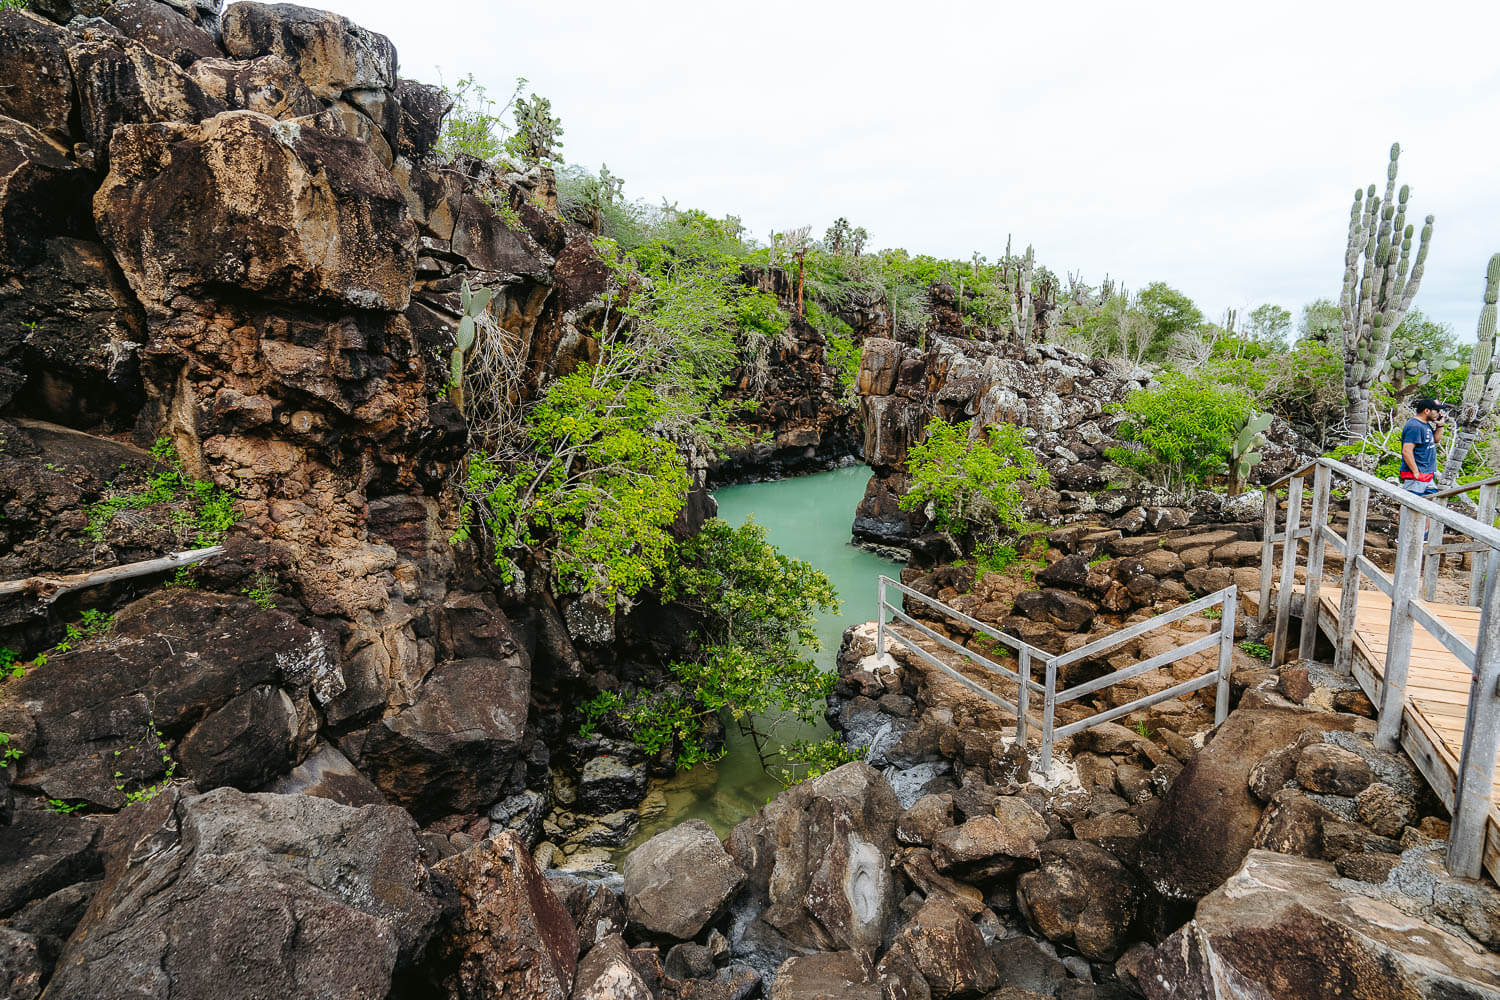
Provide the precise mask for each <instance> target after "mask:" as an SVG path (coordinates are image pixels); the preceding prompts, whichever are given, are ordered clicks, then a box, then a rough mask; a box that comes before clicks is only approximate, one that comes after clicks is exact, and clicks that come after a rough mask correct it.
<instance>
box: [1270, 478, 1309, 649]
mask: <svg viewBox="0 0 1500 1000" xmlns="http://www.w3.org/2000/svg"><path fill="white" fill-rule="evenodd" d="M1304 478H1305V477H1303V476H1293V477H1292V481H1291V483H1290V484H1289V488H1288V490H1287V500H1286V541H1284V542H1283V543H1282V546H1281V588H1280V589H1279V590H1278V591H1277V592H1276V637H1275V639H1274V640H1272V642H1273V645H1272V647H1271V666H1273V667H1279V666H1281V664H1282V663H1283V662H1284V661H1285V660H1286V640H1287V631H1288V629H1289V627H1290V624H1291V617H1292V585H1293V584H1295V583H1296V582H1297V529H1298V528H1299V527H1301V525H1302V480H1303V479H1304Z"/></svg>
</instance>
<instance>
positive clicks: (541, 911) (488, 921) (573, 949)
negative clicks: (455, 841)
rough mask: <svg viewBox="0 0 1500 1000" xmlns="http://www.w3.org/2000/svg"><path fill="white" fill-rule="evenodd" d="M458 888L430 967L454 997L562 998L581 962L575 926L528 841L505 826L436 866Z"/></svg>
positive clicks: (481, 999) (461, 999)
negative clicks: (455, 907) (455, 906)
mask: <svg viewBox="0 0 1500 1000" xmlns="http://www.w3.org/2000/svg"><path fill="white" fill-rule="evenodd" d="M434 870H435V871H436V872H437V873H438V874H440V875H441V876H443V877H444V878H446V879H448V880H449V881H450V882H451V883H452V884H453V886H454V888H455V889H456V890H457V892H458V896H459V905H458V913H457V914H456V915H455V916H453V917H452V918H451V919H450V921H449V922H448V924H447V926H446V927H445V928H444V929H443V932H442V933H441V934H440V936H439V938H438V941H437V944H436V950H437V955H436V956H435V961H434V965H435V967H436V968H437V969H440V970H442V971H441V972H440V973H439V974H438V976H439V978H440V980H441V984H442V986H443V987H444V988H446V989H447V990H448V991H449V995H450V996H453V997H455V998H458V1000H500V998H502V997H535V998H537V1000H567V998H568V996H569V995H570V994H571V993H572V990H573V981H574V978H575V973H576V972H577V968H578V930H577V928H575V927H574V926H573V918H572V917H571V916H569V915H568V911H567V909H565V908H564V907H563V904H562V903H561V902H560V901H559V900H558V898H557V896H556V895H555V894H554V893H553V891H552V889H551V888H550V887H549V886H548V885H547V880H546V879H545V878H543V877H542V873H541V872H539V871H537V867H536V865H535V864H534V863H533V862H532V860H531V854H530V852H529V851H527V849H526V845H525V844H524V843H522V842H521V839H520V838H519V837H517V836H516V835H515V834H514V833H511V832H509V831H507V832H505V833H502V834H500V835H499V836H498V837H493V838H490V839H486V840H481V841H480V842H479V843H477V844H475V845H474V846H473V847H471V848H469V850H467V851H465V852H464V853H462V854H455V855H454V856H452V857H450V858H445V859H444V860H442V861H440V862H438V864H437V866H436V868H435V869H434Z"/></svg>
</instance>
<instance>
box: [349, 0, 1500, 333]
mask: <svg viewBox="0 0 1500 1000" xmlns="http://www.w3.org/2000/svg"><path fill="white" fill-rule="evenodd" d="M329 5H330V6H335V7H336V9H338V10H339V11H340V12H341V13H344V14H347V15H348V16H350V17H351V18H353V19H354V20H356V21H358V22H359V23H361V24H363V25H365V26H366V27H369V28H372V29H375V30H377V31H381V32H384V33H385V34H387V35H389V36H390V37H391V38H392V39H393V40H394V41H395V43H396V46H397V49H398V51H399V53H400V61H401V71H402V74H403V75H404V76H409V77H414V78H417V79H421V80H426V81H432V82H435V81H437V80H438V78H439V75H440V74H441V78H442V79H444V80H447V81H449V82H452V81H453V80H455V79H456V78H457V77H459V76H461V75H463V74H464V73H468V72H472V73H474V74H475V75H476V76H477V77H478V78H479V79H480V80H481V81H482V82H484V83H486V84H487V85H488V86H489V88H490V90H491V92H492V93H506V94H508V93H509V91H510V82H511V81H512V79H513V78H514V77H516V76H525V77H528V78H529V79H530V80H531V87H530V89H532V90H535V91H537V92H538V93H541V94H543V95H545V96H548V97H550V98H551V99H552V102H553V106H554V109H555V112H556V113H557V114H558V115H559V116H560V117H561V118H562V120H563V125H564V128H565V130H566V135H565V136H564V146H565V148H564V153H565V155H566V157H567V158H568V159H569V160H570V161H573V162H579V163H583V164H585V165H587V166H589V167H591V168H595V169H597V167H598V165H599V164H600V163H601V162H607V163H608V164H609V167H610V169H611V170H612V171H613V172H614V173H616V174H619V175H621V176H623V177H624V178H625V179H626V194H627V195H629V196H632V197H644V198H647V199H648V200H651V201H657V200H659V199H660V198H661V197H662V196H666V197H667V198H669V199H670V200H672V201H675V202H677V203H678V204H679V205H681V206H682V207H698V208H703V209H706V210H707V211H710V212H712V213H714V214H725V213H734V214H737V215H739V216H740V217H741V218H742V219H744V221H745V223H746V225H747V226H748V227H749V228H750V229H751V231H752V232H753V233H755V234H756V235H757V236H759V237H760V238H762V239H764V238H765V236H766V234H767V233H768V232H769V231H770V230H771V229H772V228H777V229H786V228H789V227H792V226H797V225H805V224H810V225H812V226H813V227H814V231H815V233H817V234H821V233H822V230H823V229H824V227H826V226H827V224H828V223H829V222H830V221H832V219H834V218H835V217H836V216H840V215H843V216H847V217H848V218H849V219H850V220H851V221H853V222H854V223H855V224H858V225H863V226H865V227H866V228H867V229H868V230H869V231H870V233H871V236H872V242H873V244H874V245H876V246H904V247H906V248H907V249H909V250H912V251H913V252H926V253H932V254H937V255H940V256H954V257H963V258H967V257H968V255H969V254H970V252H971V251H973V250H976V249H977V250H979V251H980V252H981V253H985V254H987V255H988V256H990V257H994V256H997V255H998V254H999V253H1002V252H1003V250H1004V246H1005V240H1006V235H1007V234H1008V233H1013V234H1015V237H1016V241H1017V243H1018V245H1024V244H1025V243H1027V242H1030V243H1032V244H1034V245H1035V247H1036V250H1037V255H1038V258H1039V259H1040V260H1041V261H1042V262H1043V263H1046V264H1047V265H1048V266H1050V267H1051V268H1052V269H1053V270H1054V271H1057V272H1058V273H1060V274H1061V273H1063V272H1067V271H1075V272H1081V273H1082V274H1083V275H1084V277H1085V278H1087V279H1088V280H1090V281H1094V282H1097V281H1098V280H1099V279H1100V278H1101V277H1103V276H1104V275H1105V274H1106V273H1108V274H1110V275H1112V276H1114V277H1115V278H1116V279H1118V280H1123V281H1124V282H1125V283H1126V284H1127V285H1129V286H1130V287H1132V288H1138V287H1141V286H1143V285H1145V284H1146V283H1147V282H1150V281H1153V280H1158V279H1160V280H1164V281H1167V282H1168V283H1169V284H1171V285H1173V286H1175V287H1177V288H1180V289H1182V290H1183V291H1185V292H1187V293H1188V294H1189V295H1190V296H1192V298H1193V299H1194V300H1195V301H1197V303H1198V304H1199V306H1200V307H1201V308H1202V309H1203V310H1204V312H1205V313H1207V314H1209V315H1210V316H1211V317H1215V318H1217V317H1218V316H1220V315H1221V314H1222V312H1223V310H1224V308H1225V307H1227V306H1235V307H1238V308H1240V310H1241V315H1242V316H1243V315H1244V313H1245V312H1246V311H1248V309H1249V308H1251V307H1253V306H1254V305H1257V304H1259V303H1261V302H1266V301H1270V302H1277V303H1280V304H1281V305H1284V306H1286V307H1287V308H1289V309H1291V310H1292V311H1293V312H1294V313H1295V312H1297V311H1298V310H1300V307H1301V305H1302V303H1304V302H1306V301H1308V300H1309V299H1312V298H1315V297H1318V296H1320V295H1328V296H1336V295H1337V293H1338V288H1339V282H1340V279H1341V276H1342V255H1343V247H1344V237H1345V229H1346V226H1347V221H1348V209H1349V202H1350V199H1351V197H1352V195H1353V191H1354V189H1355V187H1357V186H1362V185H1366V184H1369V183H1371V182H1380V183H1381V184H1382V186H1383V184H1384V168H1385V163H1386V151H1387V149H1388V147H1389V145H1390V143H1391V142H1392V141H1393V140H1399V141H1400V142H1401V144H1402V148H1403V150H1404V152H1403V155H1402V158H1401V179H1402V181H1404V182H1407V183H1409V184H1411V186H1412V197H1413V205H1414V208H1415V210H1416V212H1417V213H1418V215H1419V216H1420V215H1422V214H1426V213H1428V212H1430V213H1433V214H1435V215H1436V216H1437V227H1436V234H1435V236H1434V238H1433V248H1432V252H1431V255H1430V257H1429V260H1428V266H1427V277H1426V280H1425V281H1424V283H1423V286H1422V290H1421V293H1420V295H1419V296H1418V299H1417V304H1418V305H1419V306H1420V307H1421V308H1423V309H1424V310H1425V311H1427V312H1428V313H1429V315H1431V316H1433V317H1434V318H1436V319H1439V320H1442V321H1444V322H1447V323H1450V324H1452V325H1453V326H1454V327H1455V330H1456V332H1457V333H1458V334H1459V336H1460V338H1461V339H1462V340H1467V339H1468V338H1469V337H1471V336H1472V331H1473V328H1474V322H1475V318H1476V316H1477V313H1478V308H1479V296H1480V290H1481V281H1482V278H1483V273H1484V267H1485V263H1486V261H1487V260H1488V258H1489V255H1490V254H1491V253H1494V252H1497V251H1500V3H1495V2H1493V0H1484V2H1477V0H1476V2H1472V3H1467V4H1456V3H1455V4H1449V3H1444V2H1415V3H1414V2H1406V3H1402V4H1371V3H1365V4H1359V5H1358V6H1357V8H1355V7H1354V5H1349V4H1330V3H1326V2H1320V0H1303V2H1300V3H1278V2H1260V3H1255V4H1234V5H1228V4H1209V3H1203V2H1201V0H1198V2H1195V3H1172V4H1165V3H1156V4H1120V3H1036V4H1024V5H1023V4H1018V3H986V4H978V3H973V4H964V3H953V2H944V0H932V2H928V3H910V2H905V3H900V4H894V3H883V2H879V3H877V2H866V3H820V2H818V0H803V2H781V0H762V2H759V3H734V4H730V3H722V2H706V0H693V2H682V0H658V2H653V3H649V4H641V3H622V2H618V0H616V2H595V0H574V2H563V3H548V2H545V0H540V2H538V0H531V2H528V3H526V4H500V5H494V6H490V5H481V4H479V3H473V2H461V0H415V2H413V0H400V2H397V0H347V2H345V3H343V4H342V5H336V4H334V3H332V2H330V4H329ZM1351 10H1357V13H1351V12H1349V11H1351ZM1221 11H1222V12H1229V11H1232V13H1221ZM1417 221H1418V222H1419V223H1420V218H1418V220H1417Z"/></svg>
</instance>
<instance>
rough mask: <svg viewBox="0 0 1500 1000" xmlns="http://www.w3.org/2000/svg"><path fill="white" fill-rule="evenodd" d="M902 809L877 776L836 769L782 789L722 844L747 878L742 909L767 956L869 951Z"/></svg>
mask: <svg viewBox="0 0 1500 1000" xmlns="http://www.w3.org/2000/svg"><path fill="white" fill-rule="evenodd" d="M900 814H901V805H900V803H899V802H898V801H897V800H896V793H895V792H894V791H892V789H891V786H890V784H889V783H888V782H887V781H886V780H885V778H884V777H882V776H881V774H880V772H878V771H876V770H875V769H874V768H872V767H870V766H869V765H868V764H865V763H863V762H855V763H852V764H845V765H843V766H842V767H839V768H836V769H835V770H833V771H830V772H828V773H827V774H824V775H820V776H819V777H817V778H813V779H812V780H810V781H804V782H802V783H801V784H799V785H797V786H795V787H793V788H791V789H789V790H787V791H785V792H782V793H781V794H780V795H778V796H777V797H776V798H775V799H772V800H771V802H770V803H769V804H768V805H766V807H765V808H763V809H761V811H760V812H758V813H756V814H755V815H754V816H752V817H750V818H749V819H747V820H745V821H744V822H743V823H741V824H740V825H739V826H737V827H735V828H734V830H733V831H732V832H731V833H730V835H729V840H728V842H727V844H726V847H727V848H728V851H729V856H730V857H731V858H733V859H734V860H735V862H736V863H737V864H738V865H739V866H740V867H741V868H742V869H744V870H745V872H746V873H747V874H748V875H749V879H748V881H747V886H746V893H747V896H746V897H745V898H746V903H747V905H748V906H749V907H751V908H752V909H753V910H757V911H759V912H758V914H757V916H756V917H755V919H754V921H753V923H754V924H756V925H758V926H756V927H755V928H754V935H753V936H758V937H759V938H760V939H761V943H762V945H763V946H764V947H765V949H766V951H767V952H768V953H775V952H778V951H779V952H780V953H781V957H785V955H787V954H791V953H794V952H807V951H833V950H837V949H855V950H860V949H870V948H875V947H877V946H878V945H879V944H880V943H881V941H882V939H883V937H884V935H885V930H886V927H887V925H888V924H889V923H890V921H891V920H892V918H893V917H894V916H895V913H896V903H897V900H898V898H899V897H898V895H897V894H898V892H899V886H898V884H897V883H896V880H895V879H894V878H893V877H892V874H891V870H890V864H889V859H890V858H892V857H893V856H895V853H896V850H897V847H898V845H897V842H896V818H897V817H898V816H899V815H900Z"/></svg>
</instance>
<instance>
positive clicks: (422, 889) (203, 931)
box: [48, 788, 442, 1000]
mask: <svg viewBox="0 0 1500 1000" xmlns="http://www.w3.org/2000/svg"><path fill="white" fill-rule="evenodd" d="M416 833H417V831H416V825H415V824H414V823H413V822H412V821H411V818H410V817H409V816H407V815H406V814H405V813H404V812H402V811H401V810H400V809H396V808H393V807H389V806H367V807H365V808H363V809H350V808H348V807H346V806H341V805H338V804H337V803H334V802H331V801H329V800H327V799H322V798H317V797H314V796H310V795H266V794H257V795H246V794H244V793H243V792H239V791H235V790H234V789H228V788H222V789H218V790H216V791H212V792H208V793H207V794H204V795H196V796H188V795H182V794H179V793H178V792H177V791H176V790H168V791H167V792H165V793H163V794H162V795H160V796H158V797H157V798H156V799H154V800H152V801H151V802H149V803H146V804H144V805H140V806H137V807H135V808H133V809H131V810H129V811H128V812H127V813H125V814H123V815H122V816H121V818H120V819H119V821H118V825H117V827H116V829H114V830H112V831H111V843H112V845H113V850H112V853H111V856H110V858H109V862H108V866H107V869H106V875H105V880H104V884H103V886H102V887H101V888H100V890H99V894H98V896H97V897H95V899H94V902H93V904H92V905H91V906H90V908H89V911H88V913H87V914H86V915H85V916H84V918H83V922H82V923H81V924H80V925H79V927H78V930H77V931H76V932H75V933H74V935H73V937H72V938H71V939H70V940H69V942H68V945H67V947H66V948H65V949H64V951H63V953H62V955H61V957H60V958H59V960H58V963H57V971H56V972H55V974H54V976H53V979H52V982H51V984H50V985H49V987H48V990H49V992H50V993H51V995H54V996H59V997H78V998H80V1000H92V998H96V997H97V998H101V1000H102V998H105V997H125V996H128V997H136V998H143V1000H144V998H160V1000H175V998H180V1000H198V998H201V997H208V996H212V997H216V998H219V1000H251V998H264V997H270V996H274V997H284V998H288V1000H291V998H303V997H305V998H308V1000H312V998H317V997H332V996H337V997H349V998H369V1000H382V998H384V997H386V996H387V995H388V994H389V993H390V990H391V980H392V976H393V974H395V973H396V972H397V971H398V970H399V969H401V968H402V967H404V966H406V965H409V964H410V963H412V962H413V961H414V960H415V959H416V958H417V956H418V955H420V954H421V952H422V950H423V948H424V947H425V946H426V944H427V941H428V939H429V938H430V937H431V935H432V932H433V929H434V927H435V926H436V925H437V922H438V918H439V917H440V915H441V913H442V906H441V905H440V903H439V902H438V899H437V897H436V895H435V894H434V890H433V886H432V884H431V879H430V876H429V875H428V874H427V872H426V869H424V868H423V866H422V863H421V861H420V856H419V850H418V846H417V836H416Z"/></svg>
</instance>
